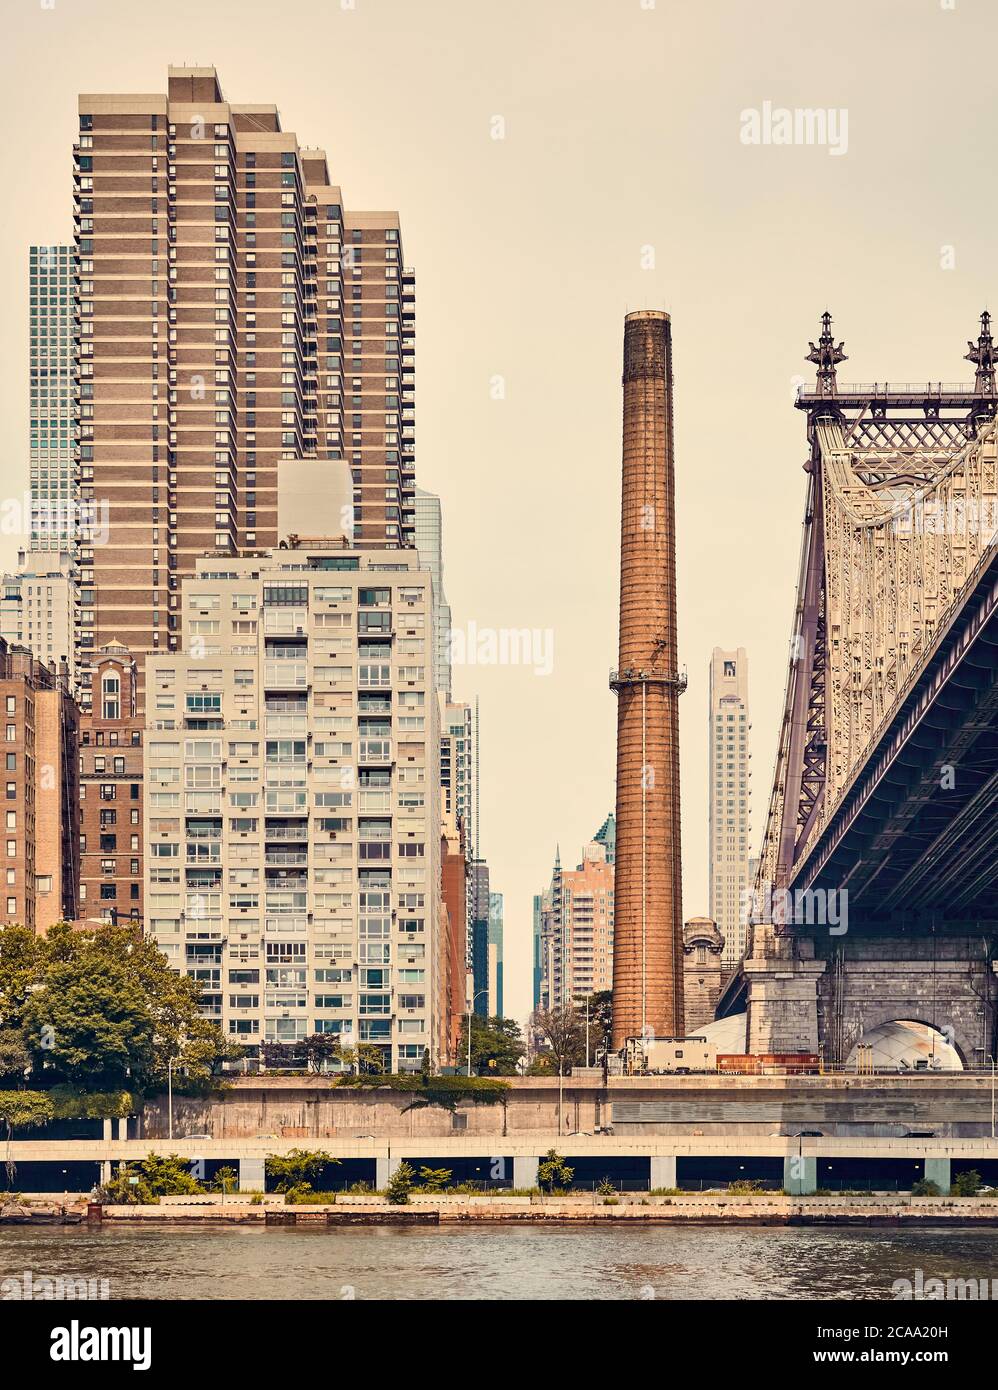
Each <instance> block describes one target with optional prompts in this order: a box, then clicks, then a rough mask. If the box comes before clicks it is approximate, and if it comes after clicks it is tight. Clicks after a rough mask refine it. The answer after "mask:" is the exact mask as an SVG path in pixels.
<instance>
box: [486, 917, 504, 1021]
mask: <svg viewBox="0 0 998 1390" xmlns="http://www.w3.org/2000/svg"><path fill="white" fill-rule="evenodd" d="M502 938H503V922H502V894H501V893H489V1016H490V1017H492V1018H502V1017H503V1016H504V1015H503V992H502V974H503V940H502Z"/></svg>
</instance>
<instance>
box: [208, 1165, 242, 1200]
mask: <svg viewBox="0 0 998 1390" xmlns="http://www.w3.org/2000/svg"><path fill="white" fill-rule="evenodd" d="M207 1188H208V1191H209V1192H221V1193H223V1194H224V1193H226V1192H237V1191H238V1190H239V1172H238V1170H237V1169H235V1168H233V1167H231V1165H229V1164H224V1165H223V1166H222V1167H221V1168H216V1169H215V1175H214V1177H213V1178H212V1179H211V1181H210V1182H209V1183H208V1184H207Z"/></svg>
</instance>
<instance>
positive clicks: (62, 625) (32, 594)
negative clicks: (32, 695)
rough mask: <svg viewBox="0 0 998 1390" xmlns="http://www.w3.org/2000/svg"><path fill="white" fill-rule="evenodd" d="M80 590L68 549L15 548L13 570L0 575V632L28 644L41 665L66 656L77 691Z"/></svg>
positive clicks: (14, 642)
mask: <svg viewBox="0 0 998 1390" xmlns="http://www.w3.org/2000/svg"><path fill="white" fill-rule="evenodd" d="M79 617H80V596H79V588H78V586H77V582H76V566H75V564H74V562H73V559H72V556H71V555H70V554H69V553H68V552H66V551H62V552H57V551H51V550H35V551H29V552H27V553H26V552H25V551H23V550H22V551H19V552H18V557H17V572H16V573H15V574H5V575H4V576H3V579H2V580H0V636H2V637H3V639H4V641H5V642H7V644H8V645H9V646H24V647H28V648H29V649H30V650H31V652H32V653H33V655H34V656H36V657H37V658H38V660H39V661H41V662H42V663H43V664H44V665H46V666H48V665H49V664H50V663H51V662H53V661H54V662H55V663H56V665H57V666H58V665H59V664H60V663H62V662H65V664H66V668H67V671H68V674H69V683H70V689H71V690H74V692H75V685H76V672H77V643H78V640H79Z"/></svg>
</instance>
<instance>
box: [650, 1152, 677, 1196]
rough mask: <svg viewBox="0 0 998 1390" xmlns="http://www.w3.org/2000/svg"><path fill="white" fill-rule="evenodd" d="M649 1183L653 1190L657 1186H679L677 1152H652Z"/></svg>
mask: <svg viewBox="0 0 998 1390" xmlns="http://www.w3.org/2000/svg"><path fill="white" fill-rule="evenodd" d="M648 1185H649V1187H650V1188H651V1189H652V1191H654V1189H655V1188H657V1187H678V1185H679V1184H678V1182H677V1180H676V1155H675V1154H652V1156H651V1159H650V1171H649V1183H648Z"/></svg>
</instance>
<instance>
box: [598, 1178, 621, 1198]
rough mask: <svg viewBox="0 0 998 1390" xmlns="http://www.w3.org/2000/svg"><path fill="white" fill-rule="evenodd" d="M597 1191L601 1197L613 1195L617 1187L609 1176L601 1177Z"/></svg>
mask: <svg viewBox="0 0 998 1390" xmlns="http://www.w3.org/2000/svg"><path fill="white" fill-rule="evenodd" d="M596 1191H597V1192H598V1193H599V1195H600V1196H601V1197H612V1196H613V1195H614V1194H615V1192H616V1191H617V1189H616V1188H615V1187H614V1185H613V1183H612V1182H611V1181H610V1179H609V1178H600V1180H599V1182H598V1183H597V1184H596Z"/></svg>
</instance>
